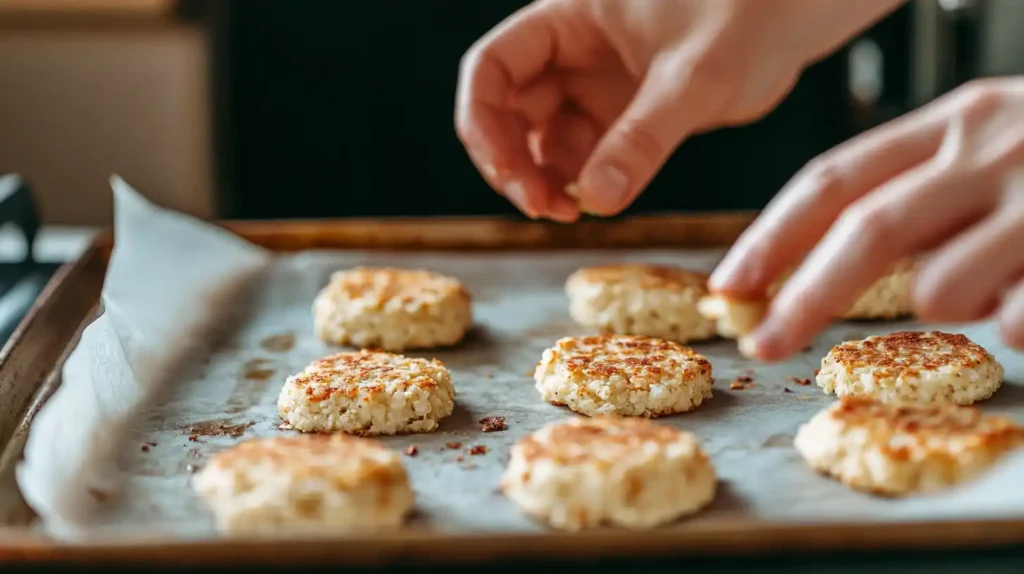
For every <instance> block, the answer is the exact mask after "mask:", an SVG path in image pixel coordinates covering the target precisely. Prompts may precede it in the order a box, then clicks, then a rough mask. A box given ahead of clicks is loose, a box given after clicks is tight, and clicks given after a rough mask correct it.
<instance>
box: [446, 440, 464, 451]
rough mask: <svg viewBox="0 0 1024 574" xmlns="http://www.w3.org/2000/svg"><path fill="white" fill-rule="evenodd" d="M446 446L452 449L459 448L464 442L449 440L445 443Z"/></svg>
mask: <svg viewBox="0 0 1024 574" xmlns="http://www.w3.org/2000/svg"><path fill="white" fill-rule="evenodd" d="M444 446H446V447H448V448H449V449H450V450H457V449H460V448H462V443H461V442H447V443H445V444H444Z"/></svg>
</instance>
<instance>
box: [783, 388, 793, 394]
mask: <svg viewBox="0 0 1024 574" xmlns="http://www.w3.org/2000/svg"><path fill="white" fill-rule="evenodd" d="M782 392H784V393H792V392H793V391H791V390H789V387H782Z"/></svg>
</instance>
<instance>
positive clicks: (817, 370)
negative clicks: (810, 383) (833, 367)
mask: <svg viewBox="0 0 1024 574" xmlns="http://www.w3.org/2000/svg"><path fill="white" fill-rule="evenodd" d="M820 372H821V369H814V376H815V377H817V376H818V373H820Z"/></svg>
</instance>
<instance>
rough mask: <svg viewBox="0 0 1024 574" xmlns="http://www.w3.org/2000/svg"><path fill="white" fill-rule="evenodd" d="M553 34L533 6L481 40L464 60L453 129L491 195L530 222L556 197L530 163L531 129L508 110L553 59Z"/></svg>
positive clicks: (541, 9) (548, 21)
mask: <svg viewBox="0 0 1024 574" xmlns="http://www.w3.org/2000/svg"><path fill="white" fill-rule="evenodd" d="M555 43H556V38H555V30H554V27H553V26H552V23H551V19H550V15H549V14H548V13H547V11H546V9H545V6H544V5H543V4H531V5H529V6H527V7H526V8H523V9H521V10H519V11H518V12H516V13H515V14H513V15H512V16H510V17H509V18H507V19H506V20H505V21H503V22H502V23H501V24H499V25H498V26H497V27H496V28H494V29H493V30H491V31H490V32H489V33H488V34H487V35H485V36H484V37H483V38H481V39H480V40H479V41H478V42H477V43H476V44H474V45H473V47H472V48H470V50H469V51H468V52H467V53H466V55H465V56H464V57H463V59H462V63H461V68H460V71H459V84H458V90H457V93H456V103H455V127H456V131H457V132H458V134H459V138H460V139H461V140H462V143H463V144H464V145H465V146H466V151H467V152H468V153H469V156H470V158H471V159H472V160H473V163H474V164H475V165H476V166H477V169H479V170H480V172H481V173H482V174H483V175H484V177H485V178H486V179H487V180H488V183H490V184H491V185H492V186H493V187H494V188H495V189H497V190H498V191H500V192H501V193H503V194H504V195H505V196H506V197H507V198H508V199H509V200H510V201H512V202H513V203H515V204H516V206H517V207H518V208H519V209H520V210H522V211H523V212H525V213H526V214H527V215H529V216H531V217H537V216H540V215H543V214H545V212H546V211H547V207H548V206H547V203H548V196H549V195H550V194H552V193H553V192H554V191H556V190H553V189H552V187H553V186H552V183H551V182H550V181H549V180H548V179H547V178H546V177H545V175H544V173H543V171H542V170H541V169H540V168H539V167H538V166H537V165H535V164H534V163H533V159H532V157H531V155H530V150H529V147H528V143H527V133H528V131H529V125H528V124H527V122H526V120H525V118H523V117H521V116H520V115H519V114H518V113H517V112H516V111H514V110H513V109H512V108H511V107H510V106H509V100H510V98H511V97H512V94H513V93H515V91H516V89H517V88H520V87H522V86H525V85H527V84H528V83H529V82H530V81H532V80H533V79H535V78H537V77H538V76H540V74H541V73H542V72H543V71H544V70H545V69H546V68H547V66H548V64H549V63H550V62H551V61H552V60H553V59H554V56H555Z"/></svg>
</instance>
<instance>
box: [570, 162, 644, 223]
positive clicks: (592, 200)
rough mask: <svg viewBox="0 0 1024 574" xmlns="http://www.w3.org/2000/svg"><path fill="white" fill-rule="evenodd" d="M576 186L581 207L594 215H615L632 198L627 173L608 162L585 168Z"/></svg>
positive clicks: (627, 204)
mask: <svg viewBox="0 0 1024 574" xmlns="http://www.w3.org/2000/svg"><path fill="white" fill-rule="evenodd" d="M578 185H579V195H580V204H581V206H583V208H584V209H585V210H586V211H587V212H588V213H593V214H594V215H603V216H611V215H617V214H618V213H620V212H622V210H624V209H625V208H626V207H628V206H629V203H630V201H631V200H632V198H633V196H634V193H633V189H632V181H631V176H630V175H629V173H628V171H627V170H626V169H625V168H624V167H622V166H619V165H615V164H613V163H610V162H609V163H598V164H597V165H588V166H585V167H584V168H583V171H582V172H581V173H580V177H579V181H578Z"/></svg>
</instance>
